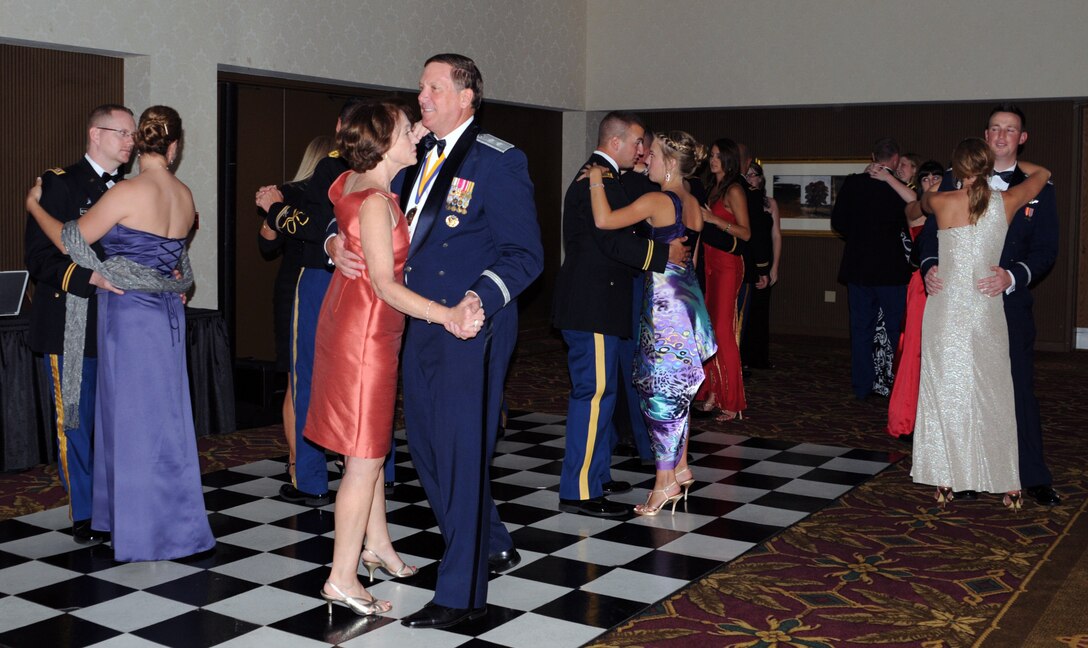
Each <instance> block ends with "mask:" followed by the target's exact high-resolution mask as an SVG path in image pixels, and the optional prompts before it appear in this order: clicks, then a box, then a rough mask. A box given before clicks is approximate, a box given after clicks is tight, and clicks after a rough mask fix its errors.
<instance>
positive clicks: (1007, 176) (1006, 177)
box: [993, 167, 1016, 184]
mask: <svg viewBox="0 0 1088 648" xmlns="http://www.w3.org/2000/svg"><path fill="white" fill-rule="evenodd" d="M1015 172H1016V167H1013V168H1011V169H1009V170H1008V171H994V173H993V177H995V178H1001V180H1002V181H1003V182H1004V183H1005V184H1009V182H1011V181H1012V174H1013V173H1015Z"/></svg>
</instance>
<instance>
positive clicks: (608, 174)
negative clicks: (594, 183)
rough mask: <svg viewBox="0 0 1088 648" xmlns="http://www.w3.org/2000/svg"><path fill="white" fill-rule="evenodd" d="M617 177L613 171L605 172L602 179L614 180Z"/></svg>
mask: <svg viewBox="0 0 1088 648" xmlns="http://www.w3.org/2000/svg"><path fill="white" fill-rule="evenodd" d="M615 177H616V174H614V173H612V172H611V171H604V172H602V173H601V178H607V179H609V180H612V179H614V178H615Z"/></svg>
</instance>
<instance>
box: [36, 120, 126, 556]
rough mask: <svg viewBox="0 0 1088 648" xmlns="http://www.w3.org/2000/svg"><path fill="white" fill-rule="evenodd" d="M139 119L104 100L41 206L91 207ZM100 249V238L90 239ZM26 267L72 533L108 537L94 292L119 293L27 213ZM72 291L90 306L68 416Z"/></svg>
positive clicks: (77, 212)
mask: <svg viewBox="0 0 1088 648" xmlns="http://www.w3.org/2000/svg"><path fill="white" fill-rule="evenodd" d="M135 132H136V121H135V120H134V119H133V117H132V111H131V110H129V109H128V108H126V107H124V106H121V105H117V104H105V105H102V106H98V107H97V108H95V109H94V110H92V111H91V114H90V115H89V117H88V119H87V153H86V155H84V156H83V158H82V159H81V160H79V161H78V162H76V163H75V164H73V165H71V166H69V167H66V168H64V169H49V170H48V171H46V172H45V173H42V197H41V205H42V207H44V208H45V210H46V211H48V212H49V213H50V214H53V215H54V216H56V217H57V218H59V219H60V220H62V221H71V220H76V219H77V218H79V217H80V216H82V215H83V214H85V213H87V211H89V210H90V209H91V207H92V206H93V205H94V204H95V203H96V202H98V199H99V198H101V197H102V195H103V194H104V193H106V191H108V190H109V189H110V187H112V186H113V185H114V184H116V183H117V182H119V181H120V180H121V179H122V175H123V174H122V172H121V166H123V165H124V164H127V163H128V161H129V159H130V158H131V157H132V148H133V146H134V145H135ZM91 247H92V248H93V249H94V250H95V251H96V252H97V253H98V254H99V256H103V252H102V249H101V247H100V246H99V244H97V243H96V244H94V245H92V246H91ZM25 260H26V267H27V270H28V271H29V272H30V276H31V278H33V280H34V282H35V285H36V286H37V287H36V289H35V291H34V302H33V305H32V308H31V315H30V317H31V324H30V348H31V350H33V351H34V353H36V354H40V355H41V356H42V361H43V363H44V365H45V371H46V375H47V376H48V381H49V385H50V395H51V396H52V403H53V423H54V429H55V430H56V433H57V455H58V459H57V464H58V466H57V468H58V469H57V472H58V473H59V475H60V480H61V484H62V485H63V486H64V488H65V490H67V491H68V500H69V516H70V517H71V519H72V537H73V538H75V541H76V542H79V543H81V544H97V543H99V542H102V541H103V540H105V536H106V535H108V534H105V533H104V532H102V531H94V530H92V529H91V474H92V470H93V463H92V449H93V431H94V400H95V374H96V370H97V359H96V344H95V341H96V331H97V327H96V326H95V321H96V320H97V314H96V310H97V309H96V301H95V300H94V299H93V297H94V296H95V292H96V291H97V290H98V289H99V288H101V289H103V290H109V291H112V292H117V293H119V292H120V291H118V290H117V289H116V288H114V287H113V285H112V284H110V282H109V281H107V280H106V279H105V277H103V276H102V275H100V274H98V273H97V272H93V271H91V270H88V269H86V268H82V267H80V266H78V265H76V264H75V263H73V262H72V260H71V259H70V258H69V257H68V256H67V255H65V254H63V253H61V252H60V250H58V249H57V247H56V246H55V245H53V243H52V242H51V241H50V240H49V239H48V238H47V237H46V236H45V234H44V233H43V232H42V230H41V229H40V228H39V227H38V224H37V223H36V222H35V221H34V219H33V218H31V217H30V216H27V224H26V259H25ZM68 293H71V294H73V295H75V296H77V297H85V298H88V299H90V301H89V306H90V307H89V309H88V311H87V325H86V336H85V338H84V348H83V366H82V376H81V381H80V389H79V408H78V413H79V415H78V421H75V420H72V418H73V417H72V416H71V414H72V412H71V410H70V411H69V415H68V416H65V411H64V404H65V403H64V399H63V398H62V397H61V394H60V391H61V384H62V377H63V372H64V342H65V335H64V322H65V312H66V299H67V295H68Z"/></svg>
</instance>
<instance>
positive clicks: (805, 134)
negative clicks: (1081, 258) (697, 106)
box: [644, 100, 1081, 350]
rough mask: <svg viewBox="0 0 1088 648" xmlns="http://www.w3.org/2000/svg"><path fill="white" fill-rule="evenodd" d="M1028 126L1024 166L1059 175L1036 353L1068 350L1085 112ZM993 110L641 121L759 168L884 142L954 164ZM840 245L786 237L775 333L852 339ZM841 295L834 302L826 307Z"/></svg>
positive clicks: (926, 107)
mask: <svg viewBox="0 0 1088 648" xmlns="http://www.w3.org/2000/svg"><path fill="white" fill-rule="evenodd" d="M1020 106H1021V108H1023V110H1024V111H1025V113H1026V114H1027V117H1028V124H1027V126H1028V128H1027V131H1028V133H1029V139H1028V142H1027V144H1026V146H1025V150H1024V152H1023V154H1022V155H1023V157H1024V159H1027V160H1031V161H1033V162H1038V163H1040V164H1043V165H1044V166H1047V167H1048V168H1050V169H1051V170H1052V171H1053V173H1054V184H1055V187H1056V189H1057V196H1058V216H1059V221H1060V227H1061V236H1062V246H1061V252H1060V254H1059V256H1058V261H1057V263H1056V264H1055V267H1054V270H1053V271H1052V272H1051V274H1050V276H1049V277H1048V278H1047V279H1046V280H1045V281H1043V282H1042V283H1041V284H1040V285H1039V286H1038V287H1037V288H1035V290H1034V292H1035V318H1036V322H1037V325H1038V329H1039V335H1038V346H1039V348H1043V349H1049V350H1065V349H1068V348H1069V345H1070V343H1071V341H1072V337H1073V331H1072V327H1073V322H1074V311H1073V309H1074V304H1075V295H1076V282H1075V277H1074V275H1073V268H1074V267H1075V264H1076V255H1077V252H1076V245H1075V242H1076V240H1077V237H1078V234H1079V232H1078V217H1077V214H1079V210H1080V202H1079V194H1078V181H1079V172H1080V170H1079V169H1078V168H1077V165H1078V161H1079V157H1080V148H1081V146H1080V141H1079V135H1080V128H1079V121H1080V116H1079V107H1078V105H1077V104H1076V103H1075V102H1073V101H1071V100H1067V101H1027V102H1020ZM990 108H991V104H990V103H960V104H913V105H908V104H897V105H860V106H823V107H808V108H803V107H797V108H758V109H756V108H748V109H729V110H725V109H722V110H691V111H661V112H650V113H646V114H644V117H646V121H647V125H648V126H649V127H650V128H651V129H654V130H667V129H682V130H686V131H688V132H690V133H691V134H692V135H694V136H695V137H696V138H698V139H699V140H700V141H703V142H710V141H711V140H713V139H715V138H718V137H731V138H733V139H735V140H737V141H740V142H744V143H746V144H748V145H749V146H750V147H751V148H752V150H753V152H754V153H755V154H756V156H757V157H759V158H762V159H818V158H857V157H862V158H864V157H868V156H869V151H870V149H871V145H872V142H873V141H874V140H876V139H877V138H879V137H884V136H890V137H894V138H896V139H897V140H898V141H899V143H900V146H901V147H902V148H903V150H904V151H905V152H916V153H919V154H920V155H922V156H923V158H935V159H937V160H940V161H941V162H942V163H947V162H948V159H949V157H950V155H951V151H952V149H953V147H954V146H955V145H956V143H957V142H959V141H960V140H961V139H963V138H964V137H969V136H981V135H982V133H983V130H984V129H985V126H986V120H987V117H988V115H989V111H990ZM841 254H842V243H841V241H839V240H838V239H836V238H834V237H811V236H807V237H801V236H787V237H786V239H785V242H784V244H783V253H782V261H781V264H780V268H779V281H778V284H777V286H776V289H775V293H774V299H773V302H772V320H771V328H772V333H779V334H783V333H790V334H793V333H814V334H819V335H829V336H834V337H847V336H848V335H849V331H848V327H847V319H846V308H847V305H846V299H845V297H846V295H845V288H844V287H843V286H840V285H839V284H837V283H836V282H835V275H836V272H837V270H838V264H839V259H840V256H841ZM825 291H836V292H837V301H836V302H835V303H828V302H825V301H824V293H825Z"/></svg>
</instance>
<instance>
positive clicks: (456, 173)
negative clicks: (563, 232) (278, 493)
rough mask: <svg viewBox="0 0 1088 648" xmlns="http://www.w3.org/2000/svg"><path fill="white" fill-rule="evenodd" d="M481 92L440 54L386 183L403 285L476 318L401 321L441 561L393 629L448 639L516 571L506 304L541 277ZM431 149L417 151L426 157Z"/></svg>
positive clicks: (419, 466) (526, 196) (511, 328)
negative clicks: (499, 485)
mask: <svg viewBox="0 0 1088 648" xmlns="http://www.w3.org/2000/svg"><path fill="white" fill-rule="evenodd" d="M482 90H483V79H482V77H481V75H480V71H479V69H478V68H477V67H476V64H475V63H474V62H473V61H472V59H470V58H468V57H465V56H462V55H459V54H439V55H436V56H433V57H431V58H430V59H428V60H427V62H426V64H425V65H424V68H423V74H422V77H421V78H420V82H419V107H420V109H421V112H422V115H423V126H424V127H425V128H426V129H427V130H429V131H430V132H431V134H430V135H428V136H427V138H425V139H426V141H425V142H421V147H424V148H425V149H426V150H421V152H420V155H419V161H418V162H417V163H416V165H415V166H412V167H409V168H407V169H405V170H404V171H402V172H401V173H400V174H398V175H397V177H396V178H395V179H394V181H393V187H392V189H393V191H394V192H395V193H397V194H398V195H399V196H400V199H401V207H402V209H403V210H404V213H405V216H406V217H407V219H408V221H409V235H410V237H411V244H410V246H409V249H408V259H407V261H406V263H405V265H404V282H405V284H406V285H407V286H408V287H409V288H411V289H412V290H414V291H415V292H417V293H419V294H420V295H423V296H424V297H426V298H427V299H433V300H434V301H435V302H437V303H441V304H446V305H449V306H454V307H456V308H458V309H465V310H466V311H468V312H473V311H476V310H477V309H479V308H481V307H482V309H483V313H480V318H479V319H478V320H477V323H476V324H475V325H476V326H477V329H478V334H477V335H476V336H475V337H474V338H472V339H469V340H462V339H459V338H457V337H454V336H453V335H450V333H449V332H447V331H446V330H445V329H444V328H443V327H442V326H441V325H439V324H433V323H431V322H428V321H426V320H425V319H412V318H410V319H409V320H408V325H407V328H406V330H405V334H404V351H403V362H402V365H401V366H402V371H403V377H404V417H405V423H406V425H407V431H408V449H409V450H410V451H411V453H412V462H413V463H414V465H415V468H416V470H417V472H418V474H419V481H420V483H421V484H422V485H423V489H424V491H425V492H426V493H427V500H428V501H429V502H430V505H431V509H432V510H433V511H434V515H435V518H436V519H437V520H438V527H439V529H440V530H441V531H442V538H443V540H445V543H446V549H445V553H444V554H443V555H442V562H441V564H440V565H439V568H438V582H437V583H436V586H435V594H434V598H433V599H432V600H431V602H430V603H428V604H427V605H426V606H424V607H423V609H421V610H419V611H417V612H415V613H413V614H410V615H408V616H407V617H405V618H404V619H402V623H403V624H404V625H407V626H409V627H413V628H448V627H451V626H454V625H456V624H458V623H461V622H462V621H465V620H468V619H474V618H477V617H479V616H482V615H483V614H484V613H485V612H486V609H487V608H486V607H485V606H486V604H487V578H488V572H489V571H502V570H504V569H508V568H510V567H513V566H514V565H516V564H517V562H518V560H520V556H518V554H517V551H516V550H515V549H514V545H513V540H512V539H511V537H510V534H509V533H508V532H507V530H506V527H505V526H504V525H503V523H502V521H501V520H500V519H499V515H498V511H497V510H496V509H495V501H494V500H493V499H492V497H491V485H490V470H489V466H490V463H491V457H492V454H493V452H494V450H495V442H496V437H497V432H498V427H499V417H500V410H501V405H502V389H503V383H504V381H505V379H506V369H507V366H508V364H509V361H510V356H511V354H512V353H513V350H514V344H515V342H516V340H517V332H518V311H517V297H518V295H519V294H520V293H521V292H522V291H523V290H525V288H526V287H528V286H529V284H530V283H532V282H533V280H534V279H536V277H537V275H539V274H540V271H541V270H542V269H543V265H544V262H543V256H544V253H543V248H542V246H541V243H540V228H539V226H538V225H537V221H536V206H535V204H534V202H533V184H532V182H531V181H530V180H529V171H528V164H527V161H526V158H525V154H524V153H522V152H521V151H520V150H518V149H516V148H514V146H513V145H512V144H509V143H508V142H504V141H503V140H501V139H499V138H497V137H494V136H491V135H488V134H486V133H484V132H483V131H482V130H481V128H480V125H479V123H477V122H476V120H475V119H474V116H475V113H476V110H477V109H478V108H479V106H480V102H481V101H482V99H483V92H482ZM428 144H429V145H430V147H429V148H426V147H427V145H428Z"/></svg>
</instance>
